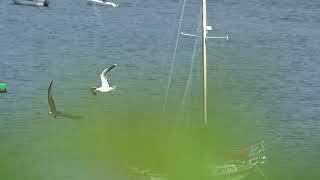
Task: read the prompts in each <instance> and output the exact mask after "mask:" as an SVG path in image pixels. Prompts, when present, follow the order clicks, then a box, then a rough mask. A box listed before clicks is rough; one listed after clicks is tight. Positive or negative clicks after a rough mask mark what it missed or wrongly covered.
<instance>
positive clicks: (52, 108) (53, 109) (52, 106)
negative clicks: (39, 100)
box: [48, 81, 57, 117]
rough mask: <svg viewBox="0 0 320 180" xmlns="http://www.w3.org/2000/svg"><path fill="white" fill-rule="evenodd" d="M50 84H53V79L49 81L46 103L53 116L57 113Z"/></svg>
mask: <svg viewBox="0 0 320 180" xmlns="http://www.w3.org/2000/svg"><path fill="white" fill-rule="evenodd" d="M52 84H53V81H51V82H50V85H49V88H48V103H49V107H50V112H51V114H52V115H53V116H54V117H55V116H56V115H57V108H56V105H55V103H54V100H53V95H52Z"/></svg>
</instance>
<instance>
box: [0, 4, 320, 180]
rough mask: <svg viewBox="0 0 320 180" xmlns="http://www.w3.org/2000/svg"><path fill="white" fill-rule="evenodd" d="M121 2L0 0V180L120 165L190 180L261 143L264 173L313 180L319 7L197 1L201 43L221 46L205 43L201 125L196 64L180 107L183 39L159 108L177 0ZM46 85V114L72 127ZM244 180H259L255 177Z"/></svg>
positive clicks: (88, 174)
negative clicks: (203, 7)
mask: <svg viewBox="0 0 320 180" xmlns="http://www.w3.org/2000/svg"><path fill="white" fill-rule="evenodd" d="M119 3H120V4H121V5H120V7H119V8H102V7H95V6H92V7H91V6H87V4H86V2H85V1H83V2H79V1H72V0H55V1H52V2H51V4H50V5H51V7H49V8H33V7H24V6H16V5H12V3H11V2H10V1H9V0H8V1H0V17H1V18H0V39H1V41H0V81H1V82H5V83H7V84H8V87H9V88H10V89H8V90H9V91H8V93H6V94H0V103H1V107H0V140H1V141H0V142H1V143H0V166H1V167H0V176H1V178H2V179H10V180H11V179H17V180H18V179H19V180H20V179H30V180H34V179H39V180H45V179H48V180H56V179H62V180H63V179H77V180H81V179H84V180H87V179H116V178H118V179H127V169H128V168H130V167H131V166H133V167H137V168H139V170H141V169H142V170H148V169H149V170H152V171H154V172H156V173H160V174H162V173H165V174H167V175H168V176H170V177H172V178H173V179H174V178H176V179H188V178H189V179H192V178H193V177H197V178H193V179H199V178H198V175H199V176H200V175H201V174H202V172H201V171H202V170H203V166H205V162H206V160H208V161H210V162H220V161H224V160H225V159H227V158H228V154H229V152H230V151H231V152H232V151H233V150H237V149H242V148H243V147H246V146H248V145H250V144H252V143H255V142H257V141H258V140H260V139H264V140H265V148H266V155H267V157H268V160H267V163H266V164H265V166H264V167H263V168H262V170H263V172H265V173H266V174H267V175H268V177H269V179H281V180H284V179H286V180H292V179H319V178H318V177H319V173H318V169H319V164H320V162H319V161H320V158H317V157H319V151H318V147H319V140H318V137H319V132H320V131H319V127H320V125H319V121H318V119H319V118H318V117H319V107H320V106H319V104H320V103H319V102H320V96H319V91H320V90H319V86H318V84H320V81H319V80H320V79H319V78H318V77H319V71H318V66H319V61H318V60H317V59H318V57H319V51H318V49H319V44H320V43H319V39H317V38H315V37H319V32H320V31H318V29H319V23H317V22H318V21H319V20H318V17H319V16H320V15H319V11H317V8H318V7H319V3H318V1H307V2H303V3H301V2H298V0H283V1H281V2H280V1H279V2H274V1H263V2H262V1H261V2H260V1H246V2H243V1H241V2H240V1H238V0H229V1H215V2H208V23H209V24H210V25H213V27H214V30H215V31H211V32H210V36H215V35H223V34H225V33H227V34H229V35H230V37H231V40H230V41H211V40H210V41H208V50H209V51H208V57H209V59H208V62H209V68H208V70H209V74H208V75H209V86H210V87H209V101H208V102H209V127H208V129H207V131H205V130H203V127H202V105H201V104H202V98H201V96H202V90H201V83H202V81H201V77H202V76H201V63H200V61H199V59H196V61H195V64H194V71H193V79H192V80H193V81H192V88H191V90H190V92H189V93H188V96H187V98H186V99H185V101H184V102H185V107H184V108H183V109H184V111H183V112H181V111H180V110H181V109H182V108H181V102H182V98H183V94H184V90H185V85H186V81H187V79H188V73H189V70H190V62H191V52H192V47H193V42H194V41H193V39H189V38H181V42H180V43H179V46H178V51H177V52H178V54H177V60H176V64H175V67H174V72H173V76H172V77H173V79H172V86H171V88H170V89H169V97H168V107H167V111H166V112H165V113H163V112H162V105H163V98H164V93H165V87H166V84H167V79H168V74H169V72H168V69H169V68H170V67H169V66H170V60H171V56H172V51H173V46H174V42H173V39H174V37H173V36H174V35H175V34H176V33H175V32H176V28H177V27H176V26H175V24H176V22H177V16H176V14H177V11H179V10H178V8H179V7H181V6H180V4H179V2H178V1H156V0H149V1H142V0H136V1H130V2H129V1H128V2H125V0H124V1H119ZM180 3H181V2H180ZM199 6H200V4H199V1H190V2H189V3H187V6H186V9H185V12H186V13H185V18H184V21H183V27H182V29H183V31H184V32H188V33H193V32H195V31H196V27H195V26H196V25H197V24H198V22H197V21H198V17H196V15H197V14H198V13H199V12H198V10H199ZM114 63H117V64H118V67H117V69H116V71H114V72H113V73H112V74H110V76H111V78H110V80H111V81H112V82H110V83H111V84H117V90H116V91H115V92H114V93H111V94H108V95H102V96H97V97H94V96H92V94H91V93H90V87H91V86H92V85H93V84H98V83H100V82H99V79H97V77H98V76H99V74H100V73H101V72H100V71H101V69H103V68H104V67H106V66H108V65H110V64H114ZM52 79H53V80H54V81H55V92H59V93H56V94H55V95H56V96H55V101H56V103H57V104H56V105H57V107H58V109H61V110H67V112H72V114H75V115H82V116H83V118H82V119H79V120H76V121H73V120H69V119H66V118H62V117H59V118H56V119H53V118H51V117H50V116H48V113H47V112H48V101H47V88H48V82H49V81H50V80H52ZM58 94H59V95H58ZM288 172H290V173H288ZM246 179H253V180H257V179H263V177H262V176H261V175H260V173H259V172H258V170H256V169H255V170H253V171H252V172H251V173H249V175H248V177H247V178H246Z"/></svg>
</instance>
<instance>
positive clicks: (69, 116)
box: [48, 81, 82, 119]
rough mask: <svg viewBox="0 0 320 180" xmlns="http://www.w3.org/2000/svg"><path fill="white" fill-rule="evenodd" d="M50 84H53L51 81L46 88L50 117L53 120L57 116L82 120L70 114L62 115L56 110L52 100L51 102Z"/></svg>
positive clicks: (62, 113)
mask: <svg viewBox="0 0 320 180" xmlns="http://www.w3.org/2000/svg"><path fill="white" fill-rule="evenodd" d="M52 84H53V81H51V82H50V85H49V87H48V103H49V107H50V112H49V114H50V115H51V116H53V118H56V117H57V116H62V117H66V118H70V119H80V118H82V117H81V116H75V115H71V114H68V113H64V112H61V111H58V110H57V108H56V105H55V103H54V100H53V94H52Z"/></svg>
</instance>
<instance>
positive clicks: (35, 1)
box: [13, 0, 49, 7]
mask: <svg viewBox="0 0 320 180" xmlns="http://www.w3.org/2000/svg"><path fill="white" fill-rule="evenodd" d="M13 2H14V3H15V4H18V5H27V6H45V7H48V6H49V1H48V0H13Z"/></svg>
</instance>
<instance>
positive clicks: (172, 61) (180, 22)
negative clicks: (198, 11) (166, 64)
mask: <svg viewBox="0 0 320 180" xmlns="http://www.w3.org/2000/svg"><path fill="white" fill-rule="evenodd" d="M185 6H186V0H183V5H182V10H181V14H180V19H179V27H178V32H177V38H176V43H175V48H174V53H173V56H172V60H171V69H170V74H169V78H168V84H167V88H166V92H165V97H164V103H163V108H162V109H163V112H165V111H166V107H167V103H168V94H169V88H170V85H171V80H172V73H173V67H174V64H175V60H176V54H177V49H178V44H179V40H180V32H181V26H182V21H183V15H184V10H185Z"/></svg>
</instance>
